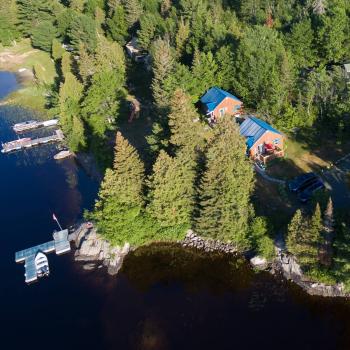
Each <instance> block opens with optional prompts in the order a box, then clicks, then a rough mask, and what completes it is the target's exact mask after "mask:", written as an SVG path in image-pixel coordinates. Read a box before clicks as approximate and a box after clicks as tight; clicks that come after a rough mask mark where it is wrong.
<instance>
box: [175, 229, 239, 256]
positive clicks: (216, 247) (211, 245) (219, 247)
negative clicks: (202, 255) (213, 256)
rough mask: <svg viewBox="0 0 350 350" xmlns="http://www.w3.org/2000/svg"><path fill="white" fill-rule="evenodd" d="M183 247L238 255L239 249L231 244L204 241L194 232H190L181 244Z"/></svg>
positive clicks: (209, 240)
mask: <svg viewBox="0 0 350 350" xmlns="http://www.w3.org/2000/svg"><path fill="white" fill-rule="evenodd" d="M180 243H181V245H182V246H183V247H188V248H196V249H200V250H203V251H205V252H207V253H211V252H222V253H227V254H229V253H231V254H232V253H236V252H237V248H236V247H235V246H234V245H233V244H231V243H225V242H220V241H216V240H212V239H204V238H202V237H200V236H197V235H196V234H195V233H194V232H193V231H192V230H188V231H187V234H186V237H185V239H184V240H183V241H182V242H180Z"/></svg>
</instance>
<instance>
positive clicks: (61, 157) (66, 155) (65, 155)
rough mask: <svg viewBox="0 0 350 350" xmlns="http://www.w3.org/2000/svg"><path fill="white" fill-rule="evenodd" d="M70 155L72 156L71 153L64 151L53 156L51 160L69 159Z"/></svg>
mask: <svg viewBox="0 0 350 350" xmlns="http://www.w3.org/2000/svg"><path fill="white" fill-rule="evenodd" d="M72 155H73V153H72V152H71V151H69V150H65V151H61V152H58V153H57V154H55V155H54V156H53V158H54V159H56V160H59V159H64V158H68V157H71V156H72Z"/></svg>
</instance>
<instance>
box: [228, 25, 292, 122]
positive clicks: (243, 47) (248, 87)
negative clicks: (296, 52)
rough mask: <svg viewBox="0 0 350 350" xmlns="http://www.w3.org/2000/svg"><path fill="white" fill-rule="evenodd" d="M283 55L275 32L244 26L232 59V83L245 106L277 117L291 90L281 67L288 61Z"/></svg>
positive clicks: (265, 28)
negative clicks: (245, 27) (234, 56)
mask: <svg viewBox="0 0 350 350" xmlns="http://www.w3.org/2000/svg"><path fill="white" fill-rule="evenodd" d="M286 58H288V56H286V52H285V49H284V46H283V43H282V41H281V39H280V38H279V37H278V33H277V32H276V31H274V30H272V29H270V28H267V27H260V26H256V27H253V28H248V29H247V31H246V33H245V35H244V37H243V38H242V40H241V41H240V44H239V47H238V49H237V53H236V59H235V78H236V79H235V80H236V83H235V86H236V87H237V91H238V93H239V94H240V95H241V96H242V97H243V98H244V99H245V101H247V102H246V104H247V105H251V106H252V107H257V108H258V109H259V110H260V111H261V112H263V113H267V114H272V115H273V116H276V118H277V117H278V116H279V112H280V111H281V108H282V106H283V105H284V104H285V102H286V98H287V97H288V91H289V90H290V89H291V87H290V86H288V85H286V84H285V81H288V80H289V79H288V80H286V79H285V78H286V77H285V76H284V72H283V70H282V69H284V68H285V65H286V64H287V63H288V62H287V60H286ZM289 65H290V62H289V63H288V66H289ZM289 70H292V69H289ZM293 80H294V79H293Z"/></svg>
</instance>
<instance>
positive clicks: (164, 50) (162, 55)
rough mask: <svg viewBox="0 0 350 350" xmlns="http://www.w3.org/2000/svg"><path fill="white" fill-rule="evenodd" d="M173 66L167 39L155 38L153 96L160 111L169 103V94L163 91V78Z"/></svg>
mask: <svg viewBox="0 0 350 350" xmlns="http://www.w3.org/2000/svg"><path fill="white" fill-rule="evenodd" d="M173 67H174V59H173V55H172V52H171V48H170V44H169V41H167V40H163V39H157V40H156V41H155V42H154V47H153V80H152V92H153V98H154V100H155V102H156V105H157V107H158V109H159V110H160V111H164V109H166V108H167V106H168V105H169V95H168V93H167V92H166V91H164V80H165V78H166V77H167V76H168V75H169V74H170V72H171V71H172V69H173Z"/></svg>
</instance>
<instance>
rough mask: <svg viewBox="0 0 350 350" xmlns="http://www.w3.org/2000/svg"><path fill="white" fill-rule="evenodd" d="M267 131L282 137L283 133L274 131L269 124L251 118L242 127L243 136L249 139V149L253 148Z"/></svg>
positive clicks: (247, 142)
mask: <svg viewBox="0 0 350 350" xmlns="http://www.w3.org/2000/svg"><path fill="white" fill-rule="evenodd" d="M267 131H271V132H273V133H276V134H279V135H281V133H280V132H279V131H278V130H276V129H274V128H273V127H272V126H271V125H270V124H267V123H266V122H264V121H263V120H260V119H258V118H256V117H254V116H249V117H248V118H247V119H246V120H245V121H244V122H243V123H242V124H241V126H240V133H241V135H243V136H245V137H246V138H247V141H246V144H247V146H248V149H250V148H252V147H253V145H254V144H255V143H256V142H257V141H258V140H259V139H260V137H261V136H262V135H264V134H265V132H267Z"/></svg>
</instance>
